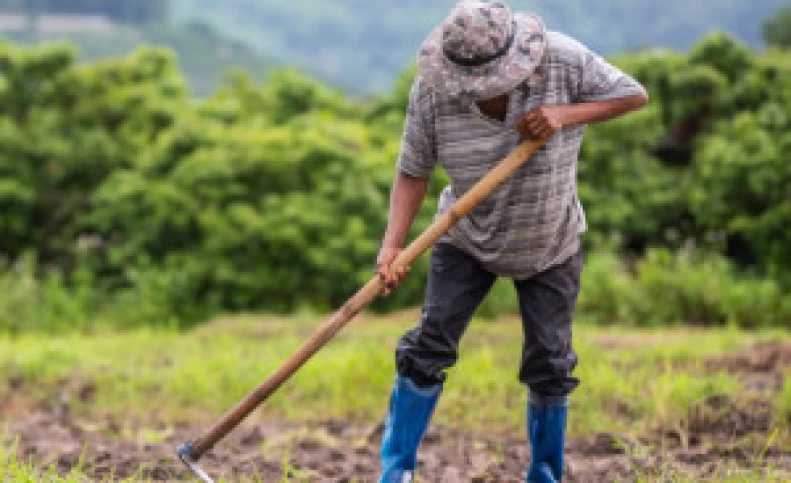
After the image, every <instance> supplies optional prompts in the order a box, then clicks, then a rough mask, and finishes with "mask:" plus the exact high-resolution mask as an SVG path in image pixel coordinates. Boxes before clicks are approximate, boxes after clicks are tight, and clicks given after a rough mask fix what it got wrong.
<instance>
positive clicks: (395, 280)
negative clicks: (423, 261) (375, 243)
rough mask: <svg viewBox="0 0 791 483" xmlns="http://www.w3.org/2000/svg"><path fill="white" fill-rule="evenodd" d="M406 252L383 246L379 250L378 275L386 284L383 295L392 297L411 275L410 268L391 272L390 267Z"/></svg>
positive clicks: (377, 260)
mask: <svg viewBox="0 0 791 483" xmlns="http://www.w3.org/2000/svg"><path fill="white" fill-rule="evenodd" d="M402 251H404V249H403V248H398V247H388V246H383V247H382V248H381V249H380V250H379V256H378V257H377V258H376V273H377V274H378V275H379V278H381V279H382V281H383V282H384V283H385V289H384V292H383V294H384V295H390V294H391V293H393V291H394V290H395V289H396V288H398V285H399V284H401V281H402V280H404V278H406V276H407V274H408V273H409V267H401V268H399V269H398V270H390V265H392V264H393V261H395V259H396V257H398V255H399V254H400V253H401V252H402Z"/></svg>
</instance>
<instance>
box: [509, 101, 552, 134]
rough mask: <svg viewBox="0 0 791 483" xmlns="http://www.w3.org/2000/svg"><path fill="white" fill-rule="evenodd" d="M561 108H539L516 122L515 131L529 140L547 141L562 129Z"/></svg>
mask: <svg viewBox="0 0 791 483" xmlns="http://www.w3.org/2000/svg"><path fill="white" fill-rule="evenodd" d="M562 111H563V106H541V107H538V108H536V109H533V110H532V111H530V112H528V113H527V114H525V115H524V116H522V117H521V119H519V120H518V121H517V122H516V130H517V131H519V133H520V134H522V135H523V136H525V137H527V138H530V139H549V138H550V137H552V136H554V135H555V133H556V132H558V131H560V130H561V129H562V128H563V120H562Z"/></svg>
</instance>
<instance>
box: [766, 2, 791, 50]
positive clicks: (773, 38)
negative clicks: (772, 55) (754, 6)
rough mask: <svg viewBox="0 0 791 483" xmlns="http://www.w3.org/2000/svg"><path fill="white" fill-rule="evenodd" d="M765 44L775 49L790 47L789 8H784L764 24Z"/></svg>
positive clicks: (790, 14)
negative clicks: (775, 47)
mask: <svg viewBox="0 0 791 483" xmlns="http://www.w3.org/2000/svg"><path fill="white" fill-rule="evenodd" d="M764 38H765V39H766V43H767V44H769V45H774V46H777V47H791V7H785V8H783V9H782V10H780V11H779V12H777V14H776V15H774V16H773V17H771V18H770V19H768V20H767V21H766V22H764Z"/></svg>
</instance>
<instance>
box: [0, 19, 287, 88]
mask: <svg viewBox="0 0 791 483" xmlns="http://www.w3.org/2000/svg"><path fill="white" fill-rule="evenodd" d="M97 30H98V29H97ZM4 37H5V38H7V39H10V40H14V41H16V42H21V43H25V44H39V43H42V42H53V41H65V42H69V43H73V44H75V45H76V46H77V47H78V48H79V52H80V60H81V61H84V62H85V61H93V60H99V59H104V58H107V57H111V56H121V55H127V54H129V53H130V52H132V51H133V50H135V49H136V48H137V47H139V46H141V45H145V44H151V45H161V46H167V47H169V48H171V49H173V51H174V52H175V53H176V56H177V61H178V66H179V68H180V70H181V71H182V72H183V73H184V76H185V77H186V79H187V81H188V84H189V86H190V88H191V90H192V91H193V92H194V93H195V94H196V95H198V96H200V97H204V96H207V95H209V94H210V93H211V92H213V91H214V89H215V88H216V87H217V85H218V84H219V82H220V81H221V79H222V77H223V75H224V72H226V71H227V70H228V69H231V68H241V69H244V70H246V71H247V72H248V73H250V75H251V76H253V77H254V78H256V79H263V77H264V74H265V73H266V72H267V71H268V70H269V69H270V68H271V67H272V66H273V65H274V64H275V61H273V60H272V59H269V58H267V57H266V56H265V55H263V54H260V53H258V52H256V51H254V50H253V49H251V48H250V47H249V46H247V45H246V44H245V43H243V42H240V41H237V40H231V39H229V38H228V37H225V36H222V35H220V34H219V33H218V32H216V31H215V30H214V29H213V28H212V27H210V26H209V25H206V24H204V23H201V22H181V23H179V24H176V25H170V24H161V23H158V24H152V25H145V26H131V25H110V26H109V27H108V28H107V30H106V31H87V29H86V31H84V32H60V33H30V32H21V33H5V35H4Z"/></svg>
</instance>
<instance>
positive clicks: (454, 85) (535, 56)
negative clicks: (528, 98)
mask: <svg viewBox="0 0 791 483" xmlns="http://www.w3.org/2000/svg"><path fill="white" fill-rule="evenodd" d="M514 22H515V26H516V32H515V34H514V43H513V45H512V46H511V48H510V49H509V50H508V52H507V53H506V54H505V55H503V56H502V57H500V58H499V59H496V60H493V61H492V62H489V63H488V64H484V65H482V66H478V67H464V66H460V65H458V64H456V63H454V62H453V61H451V60H450V59H448V58H447V57H445V54H444V53H443V50H442V27H441V26H439V27H437V28H435V29H434V30H433V31H432V32H431V33H430V34H429V36H428V37H427V38H426V40H425V41H424V42H423V45H422V46H421V47H420V51H419V52H418V57H417V65H418V75H419V76H420V78H421V80H422V81H423V82H424V83H425V84H426V85H427V86H428V87H429V88H431V89H432V90H434V91H436V92H440V93H443V94H445V95H448V96H449V97H461V98H465V99H468V100H471V101H473V100H474V101H477V100H484V99H491V98H493V97H497V96H499V95H501V94H504V93H506V92H510V91H512V90H513V89H515V88H516V86H518V85H519V84H521V83H522V82H524V81H525V80H527V79H528V78H529V77H530V76H531V75H532V74H533V73H534V72H535V70H536V67H537V66H538V65H539V64H540V63H541V60H542V59H543V57H544V51H545V50H546V29H545V28H544V23H543V22H542V21H541V19H540V18H539V17H538V16H536V15H533V14H529V13H515V14H514Z"/></svg>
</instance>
